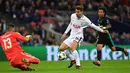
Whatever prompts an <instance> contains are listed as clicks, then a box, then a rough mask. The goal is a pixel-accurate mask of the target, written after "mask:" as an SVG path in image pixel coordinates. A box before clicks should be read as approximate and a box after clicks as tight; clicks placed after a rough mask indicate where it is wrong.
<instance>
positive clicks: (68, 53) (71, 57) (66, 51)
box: [64, 50, 74, 60]
mask: <svg viewBox="0 0 130 73" xmlns="http://www.w3.org/2000/svg"><path fill="white" fill-rule="evenodd" d="M64 52H65V53H66V56H67V57H69V59H70V60H74V57H73V56H72V55H71V54H70V52H69V51H68V50H65V51H64Z"/></svg>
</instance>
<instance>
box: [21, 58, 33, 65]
mask: <svg viewBox="0 0 130 73" xmlns="http://www.w3.org/2000/svg"><path fill="white" fill-rule="evenodd" d="M22 62H24V63H25V65H26V66H30V64H31V63H30V62H29V60H28V59H25V58H23V59H22Z"/></svg>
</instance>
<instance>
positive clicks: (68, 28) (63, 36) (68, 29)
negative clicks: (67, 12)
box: [61, 15, 72, 39]
mask: <svg viewBox="0 0 130 73" xmlns="http://www.w3.org/2000/svg"><path fill="white" fill-rule="evenodd" d="M71 18H72V15H71ZM70 29H71V20H70V23H69V25H68V27H67V29H66V30H65V32H64V34H63V35H62V36H61V39H64V38H65V37H66V34H67V33H68V32H69V31H70Z"/></svg>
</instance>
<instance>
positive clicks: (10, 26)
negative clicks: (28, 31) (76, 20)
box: [7, 23, 15, 30]
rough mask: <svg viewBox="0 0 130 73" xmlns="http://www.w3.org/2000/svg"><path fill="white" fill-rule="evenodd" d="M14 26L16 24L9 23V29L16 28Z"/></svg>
mask: <svg viewBox="0 0 130 73" xmlns="http://www.w3.org/2000/svg"><path fill="white" fill-rule="evenodd" d="M14 27H15V25H14V24H12V23H10V24H8V25H7V30H9V29H10V28H14Z"/></svg>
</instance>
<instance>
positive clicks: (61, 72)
mask: <svg viewBox="0 0 130 73" xmlns="http://www.w3.org/2000/svg"><path fill="white" fill-rule="evenodd" d="M68 64H69V61H57V62H53V61H50V62H47V61H41V63H40V64H38V65H31V66H30V67H32V68H35V69H36V71H30V72H29V71H28V72H27V71H26V72H23V71H21V70H19V69H16V68H13V67H11V66H10V65H9V62H7V61H0V73H130V60H107V61H102V65H101V66H100V67H97V66H95V65H93V64H92V61H90V60H89V61H81V64H82V70H77V69H75V66H73V67H72V68H69V69H68V68H67V66H68Z"/></svg>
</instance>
